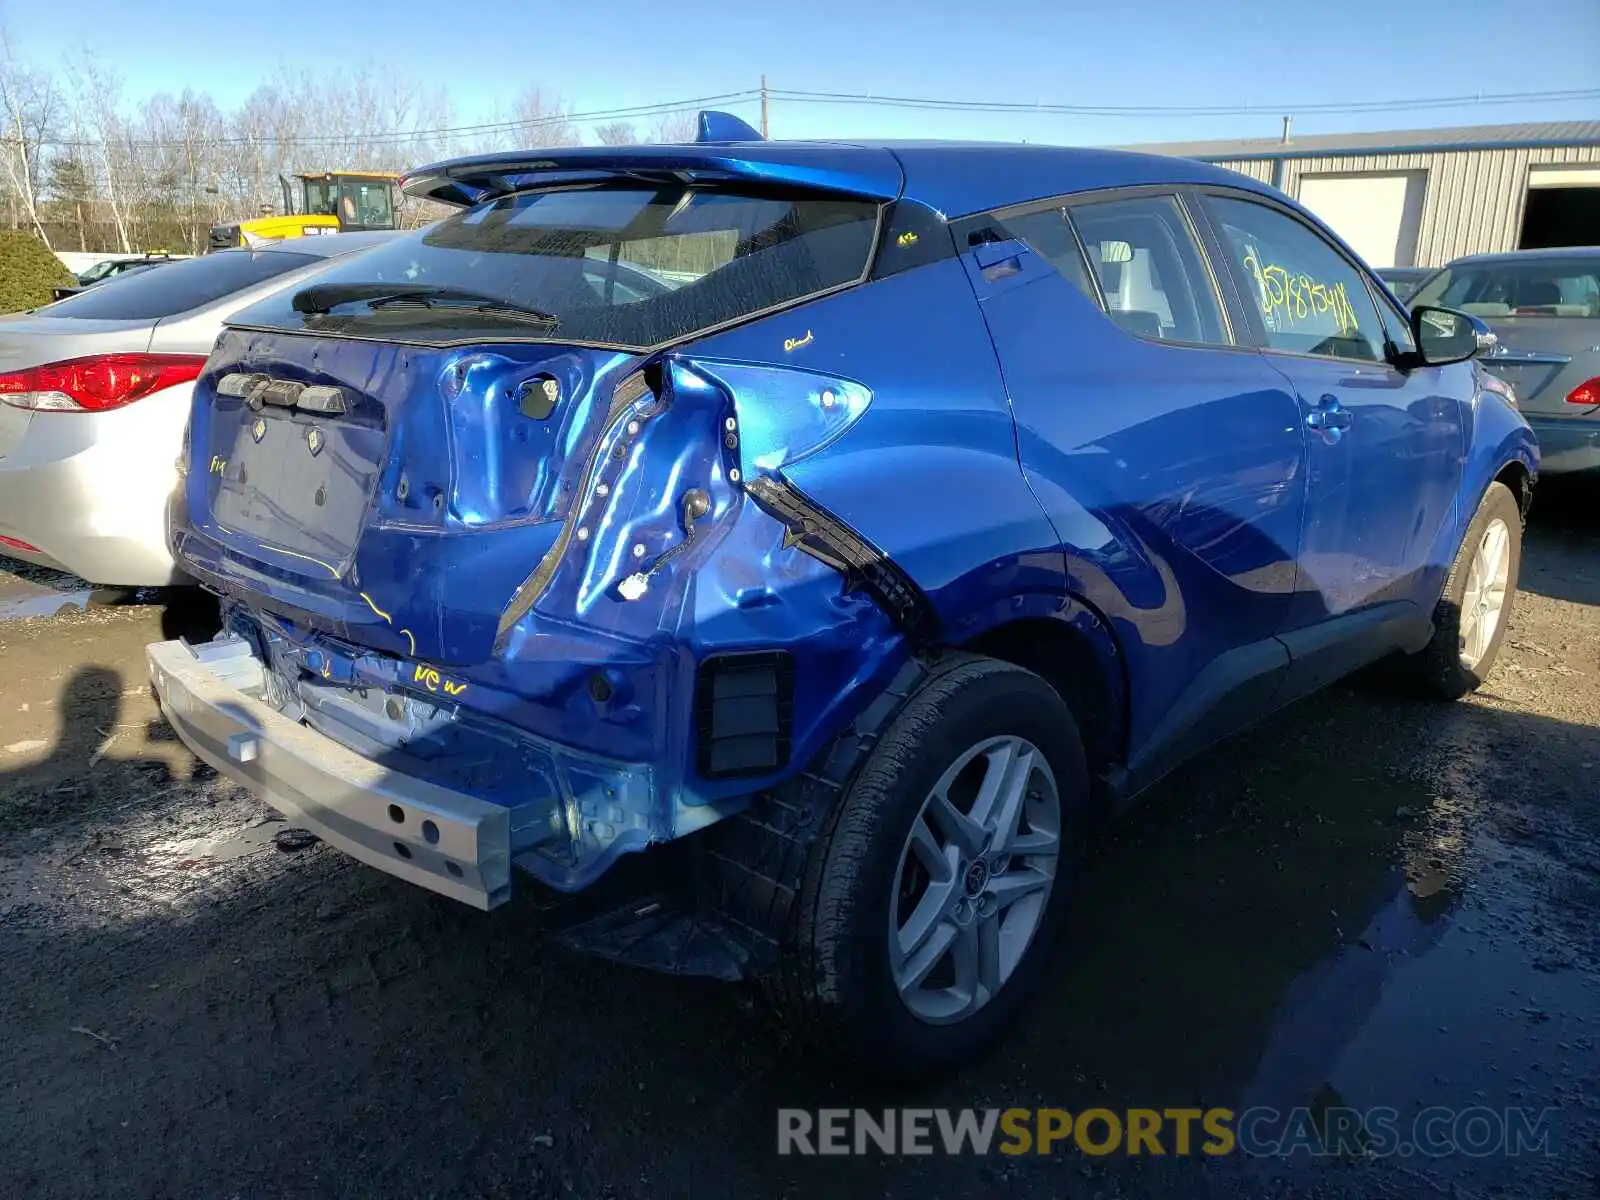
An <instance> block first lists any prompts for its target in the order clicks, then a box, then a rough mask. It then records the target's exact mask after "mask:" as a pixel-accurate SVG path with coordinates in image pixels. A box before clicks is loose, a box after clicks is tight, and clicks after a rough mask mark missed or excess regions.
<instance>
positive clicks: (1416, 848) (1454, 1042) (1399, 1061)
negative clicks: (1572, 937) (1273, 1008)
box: [1239, 830, 1600, 1186]
mask: <svg viewBox="0 0 1600 1200" xmlns="http://www.w3.org/2000/svg"><path fill="white" fill-rule="evenodd" d="M1441 847H1444V848H1445V849H1444V854H1443V856H1441V853H1440V851H1441ZM1452 847H1453V848H1454V849H1456V850H1457V853H1458V857H1457V859H1456V860H1455V861H1452V860H1451V857H1450V855H1449V848H1452ZM1524 857H1526V855H1525V854H1524V852H1522V851H1520V850H1518V849H1514V848H1512V847H1508V846H1505V845H1503V844H1501V843H1500V842H1499V841H1497V840H1496V839H1495V838H1494V837H1493V836H1492V835H1490V834H1488V833H1487V832H1480V833H1478V834H1477V835H1476V836H1475V837H1473V838H1471V839H1470V840H1469V841H1468V842H1467V844H1465V845H1462V844H1461V839H1460V838H1458V837H1456V836H1454V835H1453V834H1452V835H1444V836H1438V835H1434V834H1432V833H1430V832H1429V831H1426V830H1424V831H1420V832H1419V833H1418V835H1417V836H1416V837H1415V838H1413V839H1411V846H1410V853H1408V855H1407V856H1406V861H1405V863H1404V865H1403V866H1402V867H1400V868H1398V869H1397V870H1396V871H1395V873H1394V875H1393V877H1392V878H1391V879H1390V881H1389V889H1388V895H1387V898H1386V899H1385V900H1383V901H1382V902H1381V903H1380V904H1379V906H1378V908H1377V910H1376V911H1375V912H1374V914H1373V915H1372V917H1371V918H1370V919H1369V920H1368V921H1367V924H1366V926H1365V927H1364V928H1363V929H1362V931H1361V932H1360V934H1359V935H1358V936H1356V937H1355V938H1354V939H1352V940H1351V941H1349V942H1347V943H1346V944H1344V945H1342V946H1340V947H1339V948H1338V949H1337V950H1336V951H1334V952H1333V953H1332V954H1330V955H1329V956H1328V957H1327V958H1325V959H1324V960H1322V961H1321V962H1320V963H1318V964H1317V965H1316V966H1314V967H1313V968H1311V969H1310V970H1309V971H1307V972H1305V973H1304V974H1302V975H1301V976H1300V977H1299V978H1297V979H1296V980H1295V981H1294V983H1293V984H1292V985H1291V986H1290V987H1289V988H1288V990H1287V991H1286V992H1285V994H1284V996H1283V998H1282V1000H1281V1002H1280V1004H1279V1006H1278V1010H1277V1013H1276V1016H1275V1018H1274V1020H1273V1022H1272V1026H1271V1029H1270V1032H1269V1033H1268V1036H1267V1043H1266V1047H1265V1049H1264V1051H1263V1053H1262V1055H1261V1058H1260V1061H1259V1063H1258V1064H1257V1067H1256V1070H1255V1074H1254V1078H1253V1079H1252V1080H1251V1082H1250V1084H1249V1085H1248V1087H1247V1088H1246V1089H1245V1091H1244V1094H1243V1095H1242V1096H1241V1097H1240V1100H1239V1107H1240V1108H1241V1109H1245V1108H1250V1107H1254V1106H1265V1107H1270V1108H1274V1109H1277V1110H1279V1111H1280V1112H1285V1111H1287V1110H1289V1109H1292V1108H1296V1107H1302V1106H1303V1107H1306V1108H1309V1109H1310V1110H1311V1111H1312V1112H1313V1113H1317V1112H1320V1111H1325V1110H1326V1109H1328V1108H1330V1107H1343V1108H1351V1109H1356V1110H1360V1111H1370V1110H1371V1109H1374V1108H1380V1107H1381V1108H1388V1109H1392V1110H1394V1111H1395V1113H1396V1114H1397V1118H1396V1123H1397V1127H1398V1129H1399V1131H1400V1134H1401V1136H1402V1137H1405V1136H1406V1135H1407V1133H1408V1132H1410V1131H1411V1130H1412V1128H1413V1127H1412V1126H1411V1125H1410V1124H1409V1122H1410V1120H1411V1118H1412V1117H1413V1116H1415V1115H1417V1114H1420V1113H1422V1112H1423V1111H1424V1110H1428V1109H1433V1108H1437V1107H1443V1108H1447V1109H1450V1110H1454V1112H1455V1113H1460V1112H1462V1111H1463V1110H1478V1111H1480V1112H1481V1111H1483V1110H1488V1111H1489V1112H1490V1113H1492V1114H1495V1116H1496V1117H1498V1115H1499V1114H1503V1113H1505V1112H1506V1111H1507V1110H1510V1109H1522V1110H1524V1112H1525V1113H1526V1114H1527V1116H1528V1119H1529V1120H1530V1121H1531V1122H1533V1123H1539V1122H1540V1121H1541V1119H1543V1120H1544V1122H1545V1127H1546V1128H1548V1129H1549V1131H1550V1143H1549V1149H1550V1153H1551V1155H1552V1158H1550V1159H1548V1160H1546V1162H1545V1164H1544V1165H1549V1166H1556V1165H1558V1164H1559V1161H1560V1156H1561V1155H1562V1153H1563V1149H1562V1147H1563V1141H1564V1136H1565V1135H1568V1134H1570V1136H1575V1137H1580V1138H1581V1137H1583V1136H1585V1135H1584V1134H1583V1132H1582V1130H1583V1128H1584V1122H1585V1120H1586V1118H1585V1117H1584V1115H1583V1110H1584V1108H1585V1105H1586V1103H1587V1102H1586V1101H1585V1099H1584V1097H1585V1096H1586V1095H1587V1094H1588V1092H1589V1091H1590V1090H1591V1089H1592V1088H1593V1086H1594V1084H1595V1080H1596V1075H1597V1072H1596V1065H1597V1064H1600V1045H1597V1017H1600V1004H1597V1000H1596V996H1597V995H1600V978H1597V973H1596V972H1595V971H1594V970H1593V968H1592V966H1590V965H1587V960H1586V955H1585V954H1584V953H1583V952H1582V950H1581V948H1580V947H1577V946H1571V947H1570V950H1571V953H1565V952H1562V951H1561V950H1560V943H1561V935H1560V934H1559V933H1558V932H1557V931H1555V930H1553V929H1551V928H1549V927H1548V923H1547V919H1546V918H1545V917H1544V916H1542V915H1541V912H1540V907H1541V906H1540V899H1541V897H1540V896H1539V895H1537V894H1535V893H1534V892H1533V891H1531V890H1530V887H1529V884H1528V882H1527V879H1528V873H1529V871H1530V870H1532V871H1537V870H1538V869H1539V864H1537V863H1530V862H1520V863H1519V862H1518V861H1517V860H1519V859H1521V858H1524ZM1468 860H1470V863H1469V861H1468ZM1469 872H1470V874H1469ZM1529 931H1534V932H1535V933H1536V934H1537V935H1538V936H1537V937H1536V938H1535V937H1530V936H1529ZM1552 941H1554V942H1555V944H1556V950H1555V952H1554V953H1553V952H1552ZM1491 1119H1494V1118H1491ZM1434 1128H1437V1126H1435V1127H1434ZM1445 1128H1446V1129H1448V1128H1449V1126H1448V1125H1447V1126H1445ZM1566 1140H1570V1137H1567V1139H1566ZM1417 1161H1418V1164H1419V1165H1421V1164H1426V1170H1427V1171H1428V1172H1429V1173H1430V1174H1437V1175H1449V1176H1454V1177H1460V1178H1468V1177H1470V1179H1471V1181H1472V1183H1473V1184H1474V1185H1475V1186H1485V1185H1496V1184H1505V1185H1509V1184H1510V1183H1511V1182H1512V1181H1513V1177H1514V1176H1516V1175H1517V1173H1518V1172H1519V1171H1525V1170H1527V1169H1528V1168H1529V1167H1530V1166H1537V1165H1540V1164H1533V1163H1530V1162H1529V1160H1527V1159H1525V1158H1524V1159H1520V1160H1519V1159H1518V1158H1515V1157H1509V1156H1506V1155H1502V1154H1498V1153H1491V1154H1487V1155H1484V1156H1473V1155H1470V1154H1450V1155H1447V1156H1445V1157H1443V1158H1437V1159H1435V1158H1427V1159H1418V1160H1417ZM1292 1162H1293V1160H1290V1162H1287V1163H1286V1162H1278V1163H1271V1164H1267V1165H1266V1167H1265V1169H1266V1170H1268V1171H1275V1170H1282V1169H1286V1168H1291V1166H1292Z"/></svg>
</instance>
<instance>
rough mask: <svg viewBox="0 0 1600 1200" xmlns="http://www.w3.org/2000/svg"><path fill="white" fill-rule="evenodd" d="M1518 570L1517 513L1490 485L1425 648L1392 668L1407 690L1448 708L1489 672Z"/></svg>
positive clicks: (1504, 490)
mask: <svg viewBox="0 0 1600 1200" xmlns="http://www.w3.org/2000/svg"><path fill="white" fill-rule="evenodd" d="M1521 567H1522V509H1521V507H1520V506H1519V505H1518V504H1517V500H1516V497H1515V496H1513V495H1512V494H1511V489H1510V488H1508V487H1506V486H1505V485H1504V484H1502V483H1492V484H1490V485H1489V490H1488V491H1487V492H1485V493H1484V497H1483V500H1482V501H1481V502H1480V503H1479V504H1478V511H1477V512H1476V513H1474V514H1473V517H1472V523H1471V524H1470V525H1469V526H1468V527H1467V535H1466V537H1465V538H1463V539H1462V542H1461V549H1460V550H1459V551H1458V552H1457V554H1456V560H1455V562H1454V563H1453V564H1452V565H1451V568H1450V577H1449V578H1448V579H1447V580H1446V581H1445V585H1444V594H1443V595H1442V596H1441V597H1440V598H1439V604H1438V607H1437V608H1436V609H1435V610H1434V617H1433V628H1434V633H1433V640H1432V641H1431V642H1429V643H1428V645H1427V646H1426V648H1424V649H1423V650H1422V651H1420V652H1419V653H1417V654H1413V655H1411V656H1410V657H1409V658H1407V659H1405V660H1403V661H1402V662H1401V664H1400V670H1401V672H1402V673H1403V675H1404V677H1405V678H1406V681H1407V682H1408V683H1409V684H1410V685H1411V686H1412V688H1413V690H1415V691H1418V692H1420V693H1421V694H1422V695H1424V696H1427V697H1429V698H1432V699H1438V700H1456V699H1459V698H1460V697H1462V696H1464V695H1466V694H1467V693H1468V692H1470V691H1473V690H1474V689H1476V688H1477V687H1478V686H1479V685H1480V684H1482V683H1483V681H1484V680H1485V679H1487V678H1488V677H1489V672H1490V671H1492V670H1493V669H1494V663H1495V659H1496V658H1497V657H1498V656H1499V654H1500V646H1501V644H1502V643H1503V642H1504V641H1505V636H1506V629H1507V627H1508V626H1509V625H1510V624H1511V609H1512V605H1513V602H1514V601H1515V600H1516V595H1517V576H1518V573H1519V572H1520V570H1521Z"/></svg>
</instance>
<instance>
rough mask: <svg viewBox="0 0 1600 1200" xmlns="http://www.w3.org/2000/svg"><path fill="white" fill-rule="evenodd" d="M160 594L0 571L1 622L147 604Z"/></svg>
mask: <svg viewBox="0 0 1600 1200" xmlns="http://www.w3.org/2000/svg"><path fill="white" fill-rule="evenodd" d="M157 595H158V593H157V592H156V591H155V589H151V588H140V589H129V588H96V587H90V586H89V585H88V584H86V583H84V582H83V580H81V579H74V578H73V577H72V576H70V575H67V576H57V577H55V578H53V579H50V580H48V581H45V582H38V581H35V580H33V579H25V578H22V577H21V576H17V575H11V574H7V573H6V572H4V571H0V621H26V620H38V619H41V618H48V617H54V616H56V615H57V614H59V613H63V612H69V611H71V610H72V609H79V610H83V609H89V608H102V607H111V606H114V605H119V604H148V603H150V602H152V600H153V599H154V598H155V597H156V596H157Z"/></svg>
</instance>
